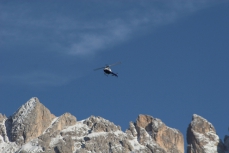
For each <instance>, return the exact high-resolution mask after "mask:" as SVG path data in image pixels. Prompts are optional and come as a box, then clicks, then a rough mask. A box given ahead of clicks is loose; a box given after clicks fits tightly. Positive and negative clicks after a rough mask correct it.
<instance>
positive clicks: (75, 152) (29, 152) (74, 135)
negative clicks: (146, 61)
mask: <svg viewBox="0 0 229 153" xmlns="http://www.w3.org/2000/svg"><path fill="white" fill-rule="evenodd" d="M187 142H188V147H187V151H188V153H229V136H225V138H224V143H223V142H222V141H221V140H220V139H219V137H218V136H217V135H216V131H215V128H214V127H213V125H212V124H211V123H210V122H208V121H207V120H206V119H204V118H202V117H200V116H198V115H195V114H194V115H193V119H192V122H191V123H190V125H189V127H188V130H187ZM38 152H43V153H89V152H90V153H184V140H183V135H182V134H181V133H180V132H179V131H178V130H177V129H174V128H170V127H168V126H166V125H165V123H163V122H162V121H161V120H160V119H157V118H154V117H152V116H149V115H139V116H138V117H137V119H136V121H135V122H132V121H131V122H130V123H129V128H128V129H127V130H126V131H125V132H123V131H122V130H121V127H120V126H118V125H115V124H114V123H113V122H110V121H109V120H106V119H104V118H102V117H95V116H91V117H89V118H87V119H85V120H82V121H77V119H76V117H75V116H73V115H71V114H70V113H65V114H63V115H61V116H59V117H56V116H55V115H53V114H51V112H50V111H49V110H48V109H47V108H46V107H45V106H44V105H43V104H41V103H40V102H39V100H38V99H37V98H31V99H30V100H29V101H28V102H26V103H25V104H24V105H22V106H21V107H20V108H19V109H18V110H17V111H16V112H15V113H14V114H13V115H12V116H10V117H8V118H7V117H6V116H4V115H2V114H0V153H38Z"/></svg>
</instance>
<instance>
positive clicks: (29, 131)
mask: <svg viewBox="0 0 229 153" xmlns="http://www.w3.org/2000/svg"><path fill="white" fill-rule="evenodd" d="M54 118H55V116H54V115H53V114H51V112H50V111H49V110H48V109H47V108H46V107H45V106H44V105H43V104H42V103H40V102H39V100H38V98H36V97H33V98H31V99H30V100H29V101H27V102H26V103H25V104H24V105H22V106H21V107H20V108H19V109H18V110H17V111H16V112H15V113H14V115H13V116H12V117H11V118H9V121H11V124H12V128H11V132H10V133H11V137H10V140H11V141H13V142H16V143H17V144H18V145H22V144H24V143H25V142H28V141H30V140H31V139H33V138H36V137H38V136H39V135H41V134H42V133H43V132H44V130H45V129H46V128H48V126H49V125H50V123H51V122H52V120H53V119H54ZM9 121H8V122H9Z"/></svg>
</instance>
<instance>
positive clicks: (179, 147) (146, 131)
mask: <svg viewBox="0 0 229 153" xmlns="http://www.w3.org/2000/svg"><path fill="white" fill-rule="evenodd" d="M136 129H137V131H138V136H139V142H140V143H141V144H143V145H146V144H147V141H146V140H147V139H148V141H154V142H155V143H156V144H158V146H160V148H161V149H163V150H164V152H174V153H175V152H176V153H184V139H183V135H182V134H181V133H180V132H179V131H178V130H176V129H173V128H170V127H167V126H166V125H165V124H164V123H163V122H162V121H161V120H160V119H157V118H153V117H152V116H149V115H139V116H138V119H137V121H136ZM146 137H149V138H146Z"/></svg>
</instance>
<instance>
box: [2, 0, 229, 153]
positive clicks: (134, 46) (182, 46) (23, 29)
mask: <svg viewBox="0 0 229 153" xmlns="http://www.w3.org/2000/svg"><path fill="white" fill-rule="evenodd" d="M228 14H229V1H228V0H221V1H219V0H174V1H166V0H165V1H157V0H152V1H149V0H143V1H137V0H132V1H127V0H126V1H105V0H99V1H92V0H88V1H51V0H50V1H44V0H41V1H28V0H27V1H26V0H23V1H20V2H19V1H1V2H0V102H1V107H0V113H2V114H6V116H10V115H12V114H13V113H14V112H15V111H16V110H17V109H18V108H19V107H20V106H21V105H23V104H24V103H25V102H27V101H28V100H29V99H30V98H32V97H38V99H39V100H40V102H41V103H42V104H44V105H45V106H46V107H47V108H48V109H49V110H50V111H51V112H52V113H53V114H54V115H56V116H60V115H62V114H64V113H65V112H69V113H71V114H72V115H74V116H76V118H77V120H83V119H86V118H88V117H90V116H91V115H94V116H101V117H103V118H105V119H108V120H110V121H111V122H114V123H115V124H116V125H120V126H121V127H122V130H123V131H125V130H126V129H127V128H128V127H129V122H130V121H133V122H134V121H136V118H137V117H138V115H139V114H147V115H150V116H153V117H155V118H159V119H161V120H162V121H163V122H164V123H165V124H166V125H167V126H169V127H172V128H176V129H178V130H179V131H181V132H182V134H183V135H184V139H186V130H187V127H188V125H189V123H190V122H191V120H192V115H193V114H198V115H200V116H202V117H204V118H206V119H207V120H208V121H209V122H211V123H212V124H213V125H214V127H215V129H216V132H217V134H218V135H219V137H220V138H221V139H222V140H223V138H224V136H225V135H228V127H229V120H228V116H229V111H228V108H229V94H228V91H229V79H228V78H229V68H228V66H229V60H228V59H229V51H228V49H229V43H228V40H229V18H228ZM119 61H120V62H121V64H119V65H116V66H113V67H111V68H112V71H113V72H117V73H118V75H119V77H118V78H116V77H112V76H105V75H104V73H103V70H98V71H94V69H95V68H98V67H103V66H105V65H106V64H113V63H116V62H119ZM185 141H186V140H185ZM185 149H186V148H185Z"/></svg>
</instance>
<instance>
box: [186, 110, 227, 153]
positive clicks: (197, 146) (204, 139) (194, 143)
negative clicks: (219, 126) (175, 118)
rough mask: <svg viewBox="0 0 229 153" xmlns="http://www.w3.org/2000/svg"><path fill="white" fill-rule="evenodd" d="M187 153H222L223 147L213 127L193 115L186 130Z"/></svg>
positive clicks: (201, 118)
mask: <svg viewBox="0 0 229 153" xmlns="http://www.w3.org/2000/svg"><path fill="white" fill-rule="evenodd" d="M187 142H188V147H187V152H188V153H224V145H223V143H222V142H221V140H220V139H219V137H218V135H217V134H216V130H215V128H214V126H213V125H212V124H211V123H210V122H208V121H207V120H206V119H204V118H203V117H201V116H199V115H196V114H194V115H193V117H192V122H191V123H190V125H189V127H188V130H187Z"/></svg>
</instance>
